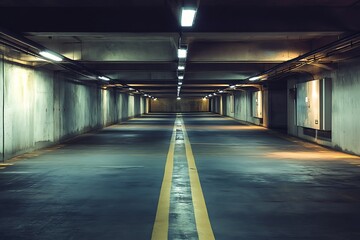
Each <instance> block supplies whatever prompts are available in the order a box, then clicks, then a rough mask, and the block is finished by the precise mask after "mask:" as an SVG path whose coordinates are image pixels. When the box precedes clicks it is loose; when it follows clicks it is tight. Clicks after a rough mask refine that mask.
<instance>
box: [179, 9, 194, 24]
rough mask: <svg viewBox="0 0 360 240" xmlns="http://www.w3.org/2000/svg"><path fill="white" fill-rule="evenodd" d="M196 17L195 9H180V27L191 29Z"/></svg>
mask: <svg viewBox="0 0 360 240" xmlns="http://www.w3.org/2000/svg"><path fill="white" fill-rule="evenodd" d="M195 15H196V10H195V9H186V8H182V9H181V26H182V27H191V26H192V25H193V23H194V19H195Z"/></svg>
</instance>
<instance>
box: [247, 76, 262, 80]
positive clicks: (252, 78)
mask: <svg viewBox="0 0 360 240" xmlns="http://www.w3.org/2000/svg"><path fill="white" fill-rule="evenodd" d="M261 77H262V76H256V77H251V78H249V81H256V80H259V79H260V78H261Z"/></svg>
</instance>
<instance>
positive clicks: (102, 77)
mask: <svg viewBox="0 0 360 240" xmlns="http://www.w3.org/2000/svg"><path fill="white" fill-rule="evenodd" d="M98 79H100V80H103V81H110V78H108V77H105V76H98Z"/></svg>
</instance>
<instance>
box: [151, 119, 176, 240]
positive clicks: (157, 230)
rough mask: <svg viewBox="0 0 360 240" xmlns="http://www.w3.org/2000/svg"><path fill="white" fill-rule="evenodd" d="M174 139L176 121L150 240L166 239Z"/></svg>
mask: <svg viewBox="0 0 360 240" xmlns="http://www.w3.org/2000/svg"><path fill="white" fill-rule="evenodd" d="M175 138H176V121H175V124H174V129H173V133H172V136H171V141H170V147H169V152H168V155H167V158H166V164H165V172H164V178H163V181H162V185H161V190H160V197H159V202H158V207H157V212H156V217H155V223H154V228H153V231H152V236H151V239H152V240H166V239H168V231H169V212H170V192H171V182H172V173H173V166H174V151H175Z"/></svg>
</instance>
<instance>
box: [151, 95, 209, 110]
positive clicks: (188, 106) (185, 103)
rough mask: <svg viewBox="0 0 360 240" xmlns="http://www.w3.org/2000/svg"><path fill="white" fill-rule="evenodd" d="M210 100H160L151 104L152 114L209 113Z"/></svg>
mask: <svg viewBox="0 0 360 240" xmlns="http://www.w3.org/2000/svg"><path fill="white" fill-rule="evenodd" d="M208 111H209V100H203V99H202V98H182V99H181V100H176V98H159V99H158V100H156V101H154V100H152V101H151V103H150V112H208Z"/></svg>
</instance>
